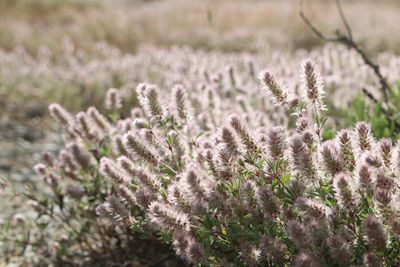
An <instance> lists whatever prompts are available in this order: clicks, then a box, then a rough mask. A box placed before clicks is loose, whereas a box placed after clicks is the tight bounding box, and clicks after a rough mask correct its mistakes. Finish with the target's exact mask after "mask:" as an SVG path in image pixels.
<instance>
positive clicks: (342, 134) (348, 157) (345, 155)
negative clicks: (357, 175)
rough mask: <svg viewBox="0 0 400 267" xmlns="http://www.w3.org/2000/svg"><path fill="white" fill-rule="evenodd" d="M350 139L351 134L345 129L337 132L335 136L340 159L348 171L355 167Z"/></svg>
mask: <svg viewBox="0 0 400 267" xmlns="http://www.w3.org/2000/svg"><path fill="white" fill-rule="evenodd" d="M351 139H352V137H351V132H350V131H349V130H346V129H345V130H341V131H339V132H338V133H337V135H336V142H337V144H338V145H339V151H340V157H341V158H342V159H343V163H344V164H345V169H347V170H348V171H350V170H352V168H353V167H354V165H355V159H354V153H353V145H352V141H351Z"/></svg>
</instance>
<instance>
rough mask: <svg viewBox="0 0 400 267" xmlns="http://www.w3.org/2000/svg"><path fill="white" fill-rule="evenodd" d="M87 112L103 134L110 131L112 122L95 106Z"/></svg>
mask: <svg viewBox="0 0 400 267" xmlns="http://www.w3.org/2000/svg"><path fill="white" fill-rule="evenodd" d="M87 113H88V114H89V116H90V118H91V119H92V120H93V122H94V124H95V125H96V126H97V128H98V129H99V130H100V131H101V132H102V133H103V134H107V133H108V132H109V131H110V129H111V125H110V123H109V122H108V121H107V119H106V118H105V117H104V116H103V115H102V114H101V113H100V112H99V111H98V110H97V109H96V108H95V107H90V108H88V110H87Z"/></svg>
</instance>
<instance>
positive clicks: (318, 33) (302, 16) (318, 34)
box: [300, 0, 338, 42]
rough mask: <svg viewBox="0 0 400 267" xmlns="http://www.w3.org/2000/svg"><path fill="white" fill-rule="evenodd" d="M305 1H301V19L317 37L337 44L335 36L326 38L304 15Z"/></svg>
mask: <svg viewBox="0 0 400 267" xmlns="http://www.w3.org/2000/svg"><path fill="white" fill-rule="evenodd" d="M304 2H305V1H304V0H300V17H301V18H302V20H303V21H304V23H305V24H307V26H308V27H309V28H310V29H311V30H312V31H313V32H314V34H315V35H317V36H318V37H319V38H321V39H323V40H325V41H328V42H337V41H338V40H337V37H334V36H330V37H328V36H326V35H324V34H323V33H322V32H321V31H320V30H318V28H317V27H316V26H314V24H312V22H311V21H310V20H309V19H308V18H307V16H306V15H305V13H304Z"/></svg>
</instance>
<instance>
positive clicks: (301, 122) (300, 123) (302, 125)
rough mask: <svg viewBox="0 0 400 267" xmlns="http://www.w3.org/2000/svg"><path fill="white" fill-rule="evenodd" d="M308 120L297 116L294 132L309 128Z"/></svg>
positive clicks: (301, 131)
mask: <svg viewBox="0 0 400 267" xmlns="http://www.w3.org/2000/svg"><path fill="white" fill-rule="evenodd" d="M310 127H311V126H310V121H309V120H308V119H307V118H306V117H299V118H298V119H297V121H296V132H298V133H303V132H304V131H305V130H306V129H308V128H310Z"/></svg>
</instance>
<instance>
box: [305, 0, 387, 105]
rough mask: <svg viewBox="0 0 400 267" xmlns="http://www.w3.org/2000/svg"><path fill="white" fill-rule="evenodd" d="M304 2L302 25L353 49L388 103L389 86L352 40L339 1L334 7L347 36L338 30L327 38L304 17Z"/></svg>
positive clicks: (329, 40) (327, 39) (330, 40)
mask: <svg viewBox="0 0 400 267" xmlns="http://www.w3.org/2000/svg"><path fill="white" fill-rule="evenodd" d="M304 2H305V0H300V17H301V18H302V20H303V21H304V23H305V24H306V25H307V26H308V27H309V28H310V29H311V31H312V32H313V33H314V34H315V35H317V36H318V37H319V38H321V39H323V40H325V41H328V42H337V43H341V44H344V45H346V46H347V47H349V48H352V49H354V50H355V51H356V52H357V53H358V54H359V55H360V56H361V58H362V60H363V61H364V64H366V65H367V66H369V67H370V68H371V69H372V70H373V72H374V74H375V75H376V77H377V78H378V80H379V84H380V89H381V92H382V94H383V97H384V100H385V103H388V92H389V90H390V87H389V84H388V82H387V80H386V78H385V77H384V76H383V74H382V73H381V71H380V68H379V65H377V64H375V63H374V62H373V61H372V60H371V59H370V58H369V57H368V55H367V54H366V53H365V51H364V50H362V48H361V47H360V45H359V44H357V43H356V42H355V41H354V39H353V34H352V30H351V27H350V24H349V23H348V21H347V19H346V16H345V15H344V12H343V9H342V6H341V4H340V0H335V2H336V6H337V9H338V11H339V14H340V18H341V20H342V23H343V24H344V26H345V28H346V32H347V34H343V33H341V32H340V31H339V30H337V31H336V32H335V35H333V36H327V35H325V34H324V33H322V32H321V31H320V30H319V29H318V28H317V27H316V26H315V25H314V24H313V23H312V22H311V21H310V20H309V19H308V17H307V16H306V15H305V13H304Z"/></svg>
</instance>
